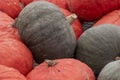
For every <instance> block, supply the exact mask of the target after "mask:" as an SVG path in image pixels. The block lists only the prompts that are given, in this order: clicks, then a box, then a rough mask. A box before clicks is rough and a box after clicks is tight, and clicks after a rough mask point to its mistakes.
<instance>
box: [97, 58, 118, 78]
mask: <svg viewBox="0 0 120 80" xmlns="http://www.w3.org/2000/svg"><path fill="white" fill-rule="evenodd" d="M98 80H120V60H117V61H112V62H110V63H108V64H106V65H105V67H104V68H103V69H102V70H101V72H100V74H99V76H98Z"/></svg>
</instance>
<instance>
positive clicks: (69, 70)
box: [27, 58, 95, 80]
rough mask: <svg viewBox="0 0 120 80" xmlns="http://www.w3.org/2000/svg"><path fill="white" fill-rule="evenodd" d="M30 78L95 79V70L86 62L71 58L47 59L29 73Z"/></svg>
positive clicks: (34, 79) (31, 79)
mask: <svg viewBox="0 0 120 80" xmlns="http://www.w3.org/2000/svg"><path fill="white" fill-rule="evenodd" d="M27 79H28V80H95V77H94V74H93V71H92V70H91V69H90V68H89V67H88V66H87V65H86V64H84V63H82V62H80V61H78V60H75V59H70V58H65V59H57V60H45V61H44V62H43V63H41V64H40V65H38V66H36V67H35V68H34V69H33V70H32V71H31V72H30V73H29V74H28V75H27Z"/></svg>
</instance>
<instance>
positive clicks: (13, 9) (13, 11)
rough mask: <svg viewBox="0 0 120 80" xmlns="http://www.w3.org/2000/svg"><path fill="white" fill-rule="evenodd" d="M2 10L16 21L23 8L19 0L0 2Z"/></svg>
mask: <svg viewBox="0 0 120 80" xmlns="http://www.w3.org/2000/svg"><path fill="white" fill-rule="evenodd" d="M0 10H1V11H3V12H5V13H7V14H8V15H9V16H11V17H12V18H14V19H15V18H16V17H17V16H18V14H19V13H20V11H21V10H22V8H21V6H20V4H19V0H0Z"/></svg>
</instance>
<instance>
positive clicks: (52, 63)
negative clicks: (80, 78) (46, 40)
mask: <svg viewBox="0 0 120 80" xmlns="http://www.w3.org/2000/svg"><path fill="white" fill-rule="evenodd" d="M45 62H46V63H47V64H48V66H49V67H52V66H55V65H56V64H57V63H56V62H55V60H48V59H46V60H45Z"/></svg>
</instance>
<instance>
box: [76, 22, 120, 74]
mask: <svg viewBox="0 0 120 80" xmlns="http://www.w3.org/2000/svg"><path fill="white" fill-rule="evenodd" d="M117 56H120V27H118V26H115V25H110V24H103V25H99V26H96V27H92V28H90V29H88V30H86V31H85V32H84V33H83V34H82V35H81V37H80V38H79V39H78V43H77V49H76V58H77V59H79V60H81V61H83V62H85V63H86V64H88V65H89V66H90V67H91V68H92V69H93V71H94V72H95V74H96V75H98V74H99V72H100V70H101V69H102V68H103V67H104V66H105V65H106V64H107V63H109V62H111V61H113V60H115V58H116V57H117Z"/></svg>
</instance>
